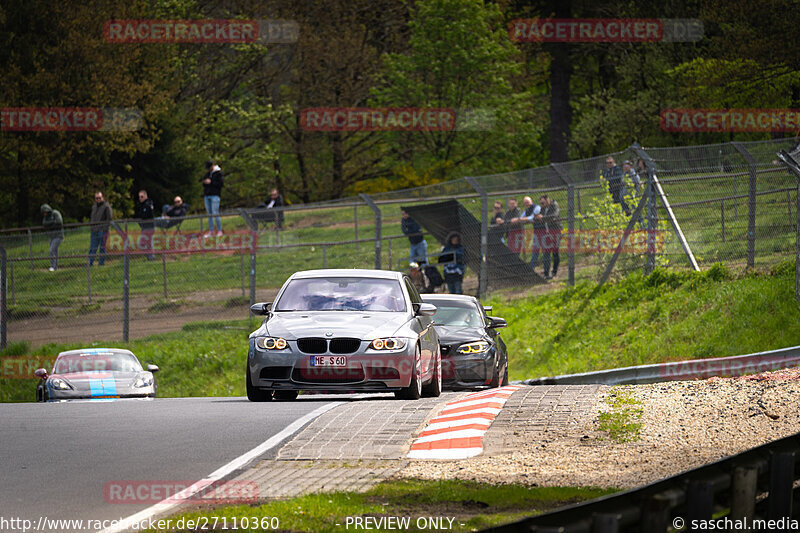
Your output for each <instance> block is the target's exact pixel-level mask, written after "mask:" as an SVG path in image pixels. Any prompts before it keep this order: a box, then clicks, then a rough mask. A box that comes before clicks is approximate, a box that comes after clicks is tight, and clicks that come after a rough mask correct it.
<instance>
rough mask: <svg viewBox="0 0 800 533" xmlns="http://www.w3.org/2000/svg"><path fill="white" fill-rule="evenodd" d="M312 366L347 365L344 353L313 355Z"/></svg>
mask: <svg viewBox="0 0 800 533" xmlns="http://www.w3.org/2000/svg"><path fill="white" fill-rule="evenodd" d="M311 366H347V357H344V356H343V355H312V356H311Z"/></svg>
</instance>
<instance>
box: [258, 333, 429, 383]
mask: <svg viewBox="0 0 800 533" xmlns="http://www.w3.org/2000/svg"><path fill="white" fill-rule="evenodd" d="M369 342H370V341H361V347H360V349H359V350H357V351H356V352H354V353H349V354H333V353H329V352H326V353H323V354H308V353H303V352H300V350H299V349H298V348H297V343H296V342H295V341H288V344H289V348H288V349H287V350H281V351H270V350H262V349H260V348H256V347H255V344H254V340H253V339H250V347H249V350H248V357H247V367H248V372H249V373H250V382H251V383H252V384H253V386H254V387H256V388H258V389H262V390H273V391H277V390H326V391H336V390H342V391H359V392H386V391H397V390H400V389H402V388H405V387H408V385H409V384H410V383H411V376H412V375H413V372H414V371H415V369H416V367H415V364H416V363H415V350H416V345H415V343H414V342H413V341H412V340H408V341H407V343H406V347H405V348H404V349H403V350H401V351H396V352H388V353H381V352H376V351H373V350H367V346H368V345H369ZM317 356H322V357H325V358H328V357H344V358H345V361H346V365H345V366H317V365H315V364H313V363H312V357H315V358H316V357H317Z"/></svg>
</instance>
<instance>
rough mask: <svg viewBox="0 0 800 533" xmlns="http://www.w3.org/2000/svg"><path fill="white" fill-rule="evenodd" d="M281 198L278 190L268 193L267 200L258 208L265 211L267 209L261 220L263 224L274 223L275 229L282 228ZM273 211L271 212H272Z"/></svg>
mask: <svg viewBox="0 0 800 533" xmlns="http://www.w3.org/2000/svg"><path fill="white" fill-rule="evenodd" d="M283 205H284V204H283V196H281V195H280V193H278V189H272V190H271V191H270V192H269V198H267V201H265V202H264V203H263V204H261V205H260V206H259V207H263V208H265V209H269V210H270V211H267V213H265V215H264V218H263V219H262V220H263V221H264V222H274V223H275V227H276V228H278V229H281V228H282V227H283V209H280V208H282V207H283ZM273 209H274V210H275V211H272V210H273Z"/></svg>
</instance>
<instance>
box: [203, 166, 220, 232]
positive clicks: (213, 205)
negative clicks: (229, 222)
mask: <svg viewBox="0 0 800 533" xmlns="http://www.w3.org/2000/svg"><path fill="white" fill-rule="evenodd" d="M200 181H201V182H202V183H203V200H204V201H205V204H206V213H208V215H209V216H208V233H206V236H211V235H213V234H214V225H215V224H216V228H217V229H216V235H217V236H220V235H222V219H221V218H219V197H220V194H221V193H222V186H223V185H224V182H223V178H222V169H220V168H219V165H215V164H214V162H213V161H211V160H208V161H206V174H205V176H203V177H202V178H201V179H200Z"/></svg>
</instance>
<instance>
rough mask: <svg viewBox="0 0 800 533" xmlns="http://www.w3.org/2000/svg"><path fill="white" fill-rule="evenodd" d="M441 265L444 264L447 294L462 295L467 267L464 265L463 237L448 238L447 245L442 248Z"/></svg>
mask: <svg viewBox="0 0 800 533" xmlns="http://www.w3.org/2000/svg"><path fill="white" fill-rule="evenodd" d="M439 263H444V268H443V269H442V270H443V271H444V281H445V283H447V292H449V293H450V294H461V282H462V281H463V280H464V272H466V266H465V264H464V246H462V245H461V236H460V235H459V234H458V233H451V234H450V235H448V237H447V244H445V245H444V246H443V247H442V252H441V254H440V255H439Z"/></svg>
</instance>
